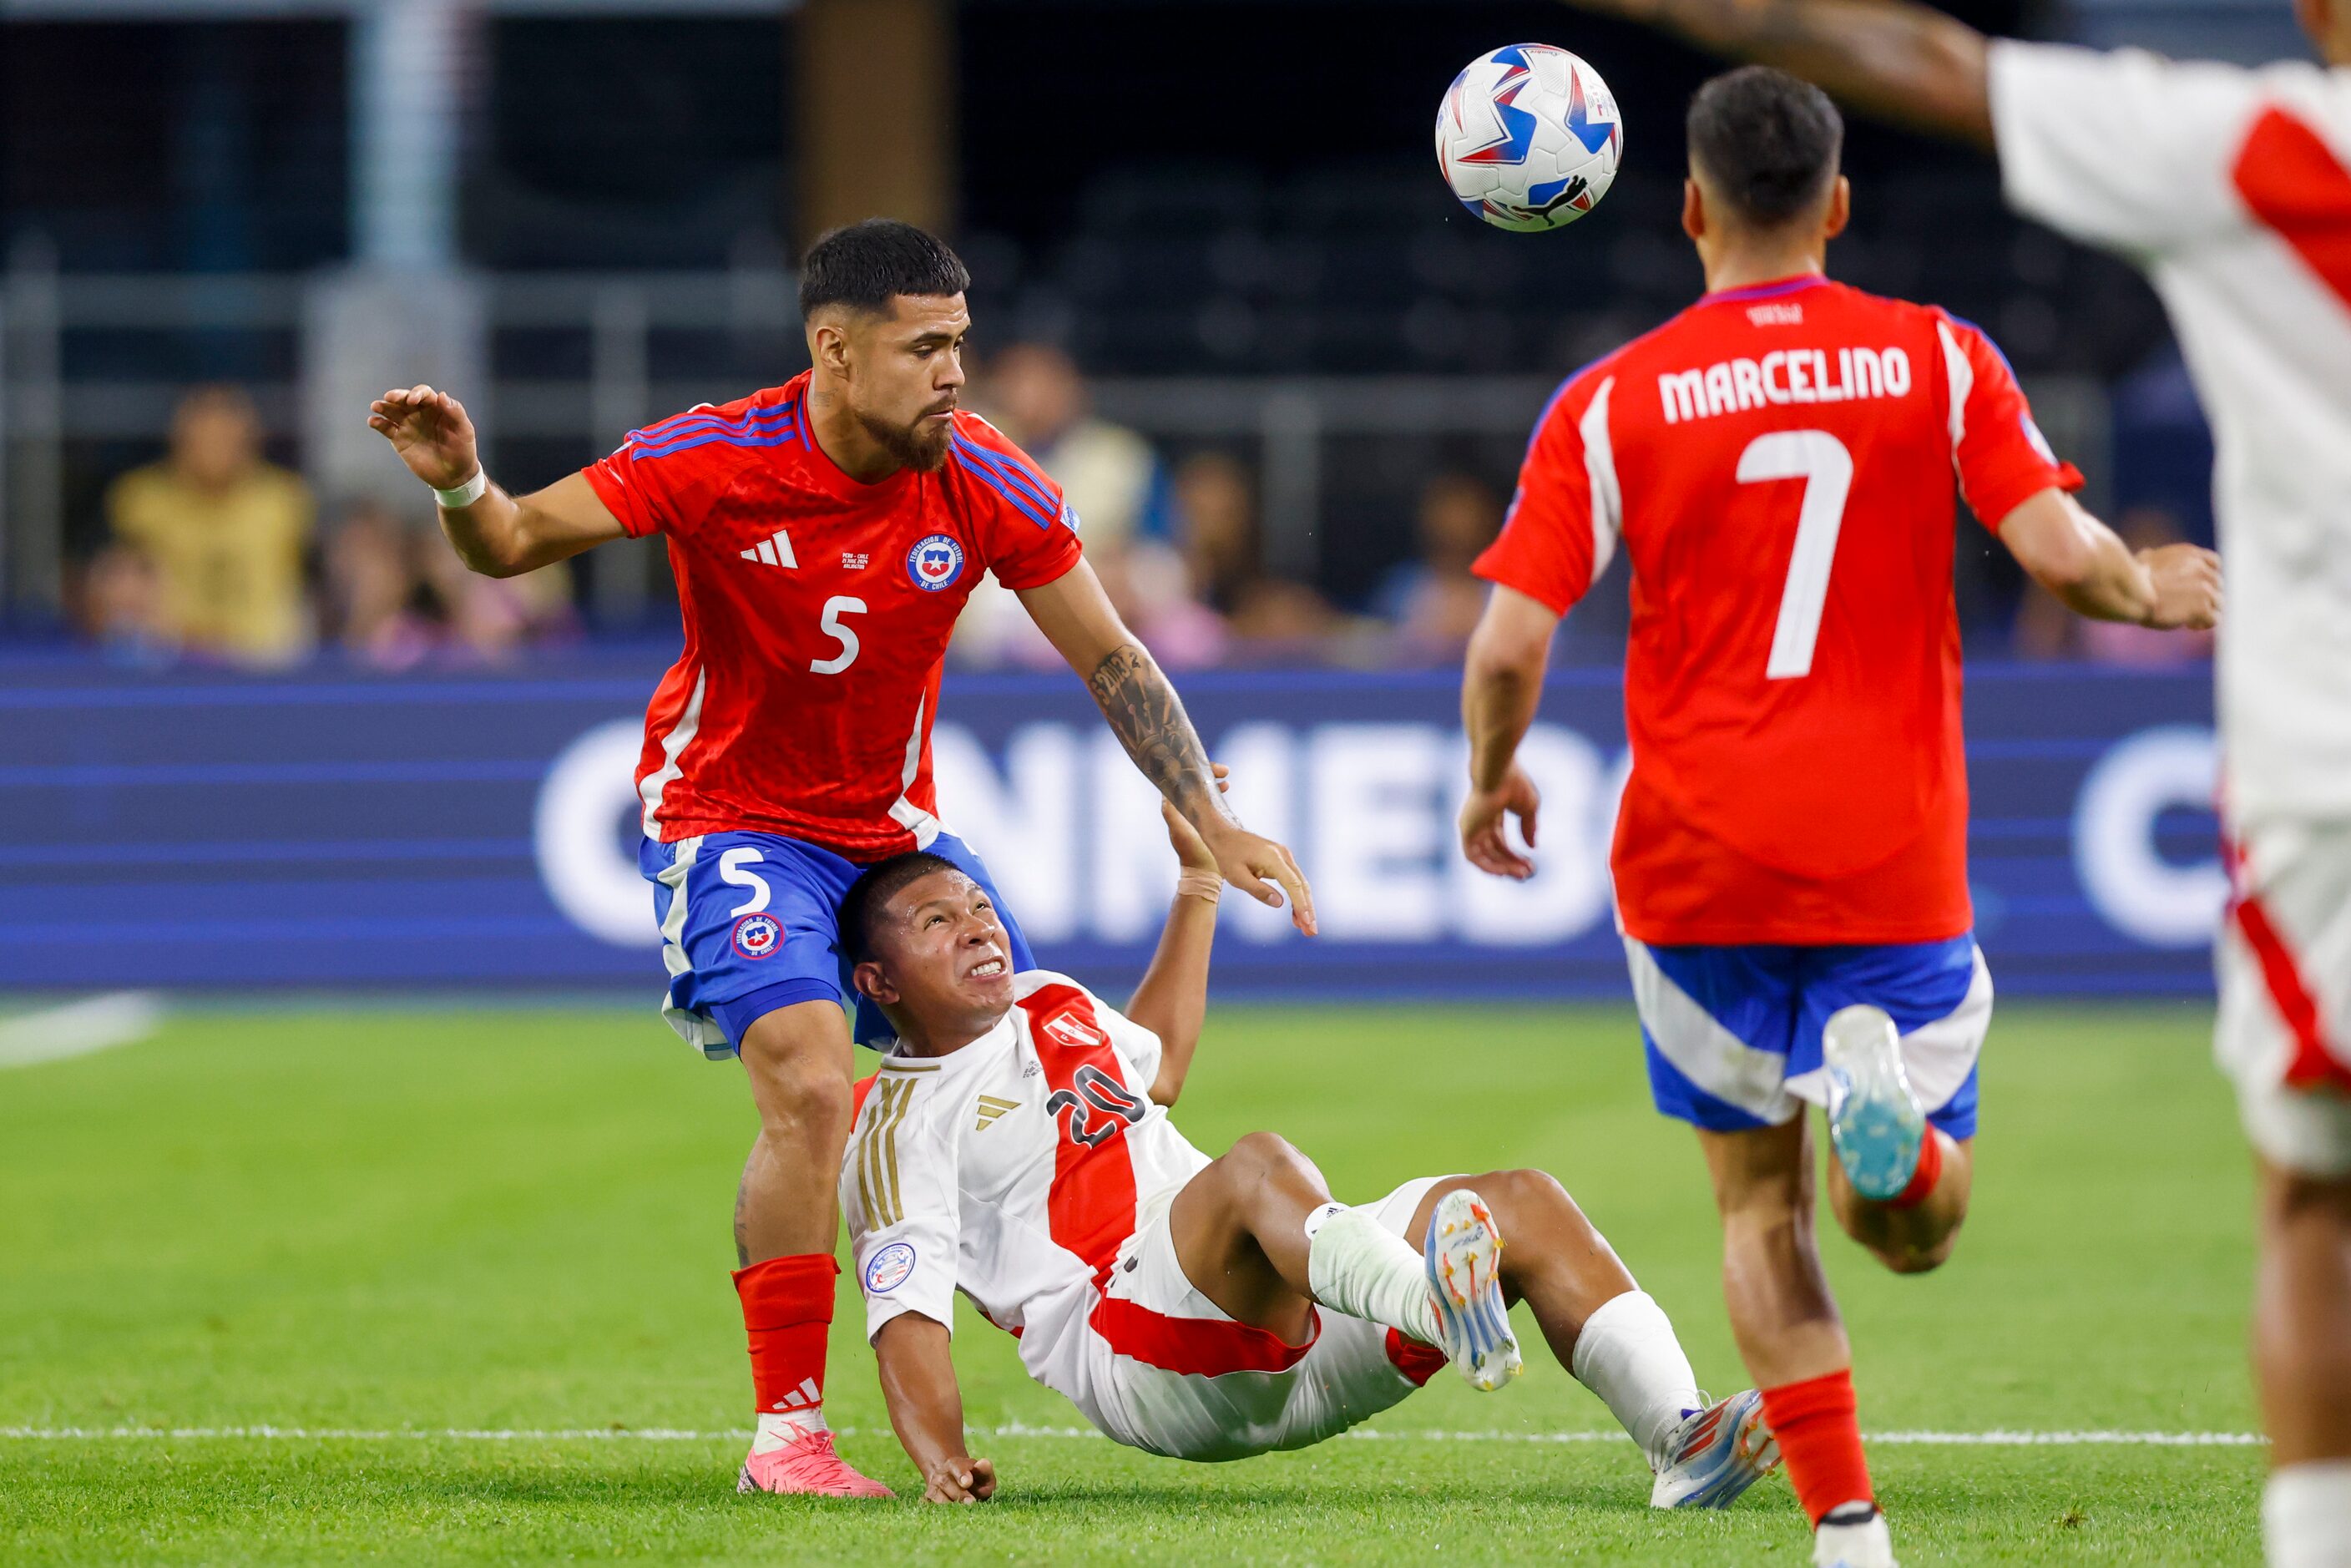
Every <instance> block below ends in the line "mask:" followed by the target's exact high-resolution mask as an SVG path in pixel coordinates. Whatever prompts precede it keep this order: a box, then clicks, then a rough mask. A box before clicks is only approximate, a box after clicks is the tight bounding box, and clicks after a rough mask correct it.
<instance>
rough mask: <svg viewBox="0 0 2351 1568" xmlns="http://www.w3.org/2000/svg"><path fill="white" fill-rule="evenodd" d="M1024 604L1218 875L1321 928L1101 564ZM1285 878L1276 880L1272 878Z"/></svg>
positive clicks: (1309, 894)
mask: <svg viewBox="0 0 2351 1568" xmlns="http://www.w3.org/2000/svg"><path fill="white" fill-rule="evenodd" d="M1020 602H1021V603H1022V604H1023V605H1025V606H1027V607H1028V611H1029V618H1030V619H1031V620H1033V621H1035V622H1037V629H1038V630H1039V631H1040V632H1043V633H1044V634H1045V637H1046V640H1047V641H1048V642H1050V643H1052V644H1053V646H1054V647H1055V648H1056V649H1057V650H1059V651H1060V653H1061V657H1062V658H1064V659H1067V660H1068V661H1069V662H1070V668H1071V669H1073V670H1075V671H1077V673H1078V674H1080V675H1081V676H1083V677H1084V678H1085V683H1086V689H1087V690H1088V691H1091V692H1092V693H1093V695H1094V701H1095V702H1096V703H1097V704H1099V705H1100V706H1101V707H1102V716H1103V717H1104V718H1106V719H1108V720H1109V721H1110V727H1111V730H1112V733H1113V734H1115V735H1116V736H1117V737H1118V738H1119V744H1120V745H1122V746H1123V747H1126V754H1127V755H1128V756H1129V757H1131V758H1134V766H1135V767H1136V768H1139V769H1141V770H1142V773H1143V776H1144V778H1145V779H1150V780H1151V782H1152V785H1153V786H1154V787H1155V789H1158V791H1159V793H1160V794H1161V795H1163V796H1165V798H1166V800H1167V803H1168V804H1169V805H1171V806H1173V807H1175V810H1177V811H1179V812H1181V813H1182V814H1183V817H1184V820H1185V821H1187V822H1189V823H1191V824H1192V826H1193V827H1195V828H1196V829H1198V830H1199V832H1200V837H1201V839H1202V840H1203V841H1206V843H1207V846H1208V852H1209V853H1210V854H1212V855H1214V856H1215V857H1216V861H1217V873H1218V874H1219V875H1221V876H1222V877H1223V878H1224V879H1225V880H1226V881H1227V882H1229V883H1232V884H1233V885H1234V886H1235V887H1238V888H1239V889H1240V890H1241V891H1242V892H1243V893H1246V894H1249V896H1250V897H1251V898H1254V899H1256V900H1257V901H1258V902H1259V904H1270V905H1272V906H1273V907H1275V908H1277V909H1278V908H1280V906H1281V902H1282V895H1283V894H1288V895H1289V898H1290V920H1291V922H1292V923H1293V924H1295V925H1297V927H1298V929H1299V930H1301V931H1302V932H1304V933H1305V934H1306V935H1308V936H1312V935H1313V934H1314V892H1313V890H1312V889H1311V888H1310V887H1308V886H1307V885H1306V873H1303V872H1301V871H1300V870H1299V869H1298V861H1297V858H1296V857H1295V856H1293V855H1292V854H1291V853H1290V851H1289V850H1288V849H1287V848H1285V847H1284V846H1282V845H1280V844H1278V843H1276V842H1274V841H1272V840H1271V839H1269V838H1264V837H1261V836H1259V834H1256V833H1252V832H1250V831H1249V830H1248V829H1246V828H1244V827H1242V826H1241V824H1240V820H1239V819H1238V817H1236V816H1234V815H1233V811H1232V808H1231V807H1229V806H1228V805H1226V804H1225V801H1224V797H1223V795H1222V794H1221V793H1220V792H1219V791H1218V789H1217V781H1216V778H1215V776H1214V775H1213V774H1212V773H1210V772H1209V770H1208V754H1207V751H1206V750H1205V749H1203V748H1202V747H1201V745H1200V735H1199V732H1198V731H1197V730H1196V729H1194V728H1193V727H1192V717H1191V716H1190V715H1189V714H1187V713H1186V712H1185V711H1184V699H1183V698H1181V697H1179V696H1177V695H1175V686H1174V685H1171V684H1169V682H1168V679H1167V672H1166V671H1165V670H1163V669H1161V668H1160V667H1159V664H1158V661H1157V660H1155V659H1154V658H1153V657H1152V656H1151V654H1150V653H1149V651H1148V650H1146V649H1145V648H1144V645H1143V644H1142V643H1139V642H1137V641H1136V640H1135V636H1134V632H1130V631H1128V630H1127V629H1126V622H1123V621H1122V620H1121V619H1119V613H1118V611H1117V610H1116V609H1115V608H1113V606H1112V604H1111V601H1110V595H1108V594H1106V593H1104V592H1103V591H1102V580H1101V579H1099V578H1097V577H1095V576H1094V569H1093V568H1092V567H1091V566H1089V565H1087V564H1086V563H1085V562H1084V561H1083V560H1080V561H1079V562H1078V563H1077V565H1075V566H1073V567H1071V569H1070V570H1068V571H1065V572H1063V573H1062V574H1061V576H1060V577H1058V578H1055V579H1054V580H1052V581H1051V582H1049V583H1046V584H1045V585H1044V586H1042V587H1040V588H1024V589H1022V590H1021V591H1020ZM1277 883H1278V884H1280V885H1279V886H1276V885H1275V884H1277Z"/></svg>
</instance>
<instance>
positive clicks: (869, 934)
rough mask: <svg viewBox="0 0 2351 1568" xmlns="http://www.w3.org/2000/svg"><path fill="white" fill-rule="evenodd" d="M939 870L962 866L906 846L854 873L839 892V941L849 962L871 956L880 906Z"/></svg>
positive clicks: (939, 856) (878, 922) (879, 915)
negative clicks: (840, 892) (900, 852)
mask: <svg viewBox="0 0 2351 1568" xmlns="http://www.w3.org/2000/svg"><path fill="white" fill-rule="evenodd" d="M939 871H951V872H956V873H963V867H961V866H959V865H957V864H956V862H953V861H951V860H949V859H947V858H946V856H945V855H935V854H933V853H931V852H929V851H928V850H908V851H907V852H905V853H904V854H902V855H892V856H891V857H890V858H889V859H888V860H885V861H875V862H873V863H872V865H870V866H867V867H866V868H865V869H864V870H863V871H862V872H860V873H858V875H857V880H856V881H855V882H852V883H850V884H849V891H848V892H847V893H844V894H841V946H843V947H844V948H845V949H846V950H847V951H848V954H849V961H850V962H851V963H852V964H862V963H864V962H866V961H867V960H868V959H870V958H872V956H873V932H874V928H875V927H876V926H878V925H881V923H882V910H883V906H884V905H885V904H888V903H889V902H890V901H891V900H892V899H893V898H895V897H897V896H898V894H901V893H904V891H905V890H906V887H907V885H908V884H909V883H917V882H920V881H922V880H923V878H925V877H926V876H928V875H930V874H931V873H933V872H939ZM964 874H968V873H964Z"/></svg>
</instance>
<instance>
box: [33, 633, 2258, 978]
mask: <svg viewBox="0 0 2351 1568" xmlns="http://www.w3.org/2000/svg"><path fill="white" fill-rule="evenodd" d="M659 665H660V661H659V660H658V659H657V658H653V657H650V656H648V655H645V654H642V653H638V654H624V653H598V654H595V655H591V656H589V657H587V658H585V659H583V660H577V661H573V662H570V663H568V664H566V665H565V666H564V668H563V670H562V672H561V673H560V674H555V673H542V672H525V673H517V674H465V675H458V674H451V675H446V676H431V677H423V678H403V679H389V678H360V677H350V676H340V675H337V676H320V675H316V674H313V675H310V676H307V677H303V678H296V679H282V680H271V679H256V678H247V677H239V676H231V675H171V676H156V675H141V674H130V673H124V672H116V671H111V670H108V669H104V668H101V667H99V666H95V665H89V664H75V663H39V662H26V663H23V664H16V665H12V666H11V667H10V669H9V676H10V678H9V680H8V682H7V683H6V685H5V689H0V715H5V728H0V801H5V805H6V808H7V809H6V810H5V814H0V889H5V914H0V934H5V938H6V939H5V942H0V984H5V985H7V986H9V987H12V988H38V989H44V990H52V989H71V988H90V987H111V986H131V985H142V986H143V985H152V986H166V987H174V988H256V987H261V988H266V987H286V988H360V989H367V990H371V991H387V990H405V989H411V988H434V987H463V988H484V987H496V986H498V985H501V984H505V985H512V986H515V987H517V988H528V989H534V990H542V991H543V990H546V989H549V988H573V987H580V986H592V987H600V988H610V987H641V988H645V990H646V992H647V994H648V996H649V997H650V995H651V993H652V991H653V988H657V987H658V985H659V984H660V981H661V973H662V971H661V966H660V962H659V958H658V956H657V953H656V951H655V938H654V935H653V926H652V922H651V915H650V911H651V901H650V897H649V894H648V892H647V890H646V888H645V885H644V884H643V883H642V882H641V881H640V880H639V878H638V875H637V870H636V862H635V856H634V852H633V849H632V840H631V835H632V833H633V832H634V831H635V828H634V821H635V817H634V810H633V806H634V797H633V795H632V789H631V784H630V771H631V768H632V766H633V763H634V759H635V757H636V753H637V747H638V734H639V730H638V727H639V723H640V715H641V713H642V709H643V701H644V698H645V696H646V695H647V694H648V693H649V692H650V690H651V687H652V684H653V679H654V677H655V676H656V674H658V672H659ZM1455 681H1456V677H1455V675H1454V674H1451V673H1450V672H1429V673H1426V674H1376V675H1374V674H1343V673H1331V672H1311V673H1287V672H1285V673H1252V674H1194V675H1191V676H1189V677H1188V678H1186V679H1185V680H1184V681H1183V682H1182V683H1181V684H1182V685H1183V688H1184V690H1185V693H1186V697H1187V699H1188V700H1189V701H1190V703H1191V706H1192V710H1193V713H1194V715H1195V716H1196V718H1197V720H1198V721H1199V725H1200V728H1201V730H1202V732H1203V733H1204V734H1205V735H1206V736H1207V739H1208V741H1209V745H1210V749H1211V750H1212V751H1213V752H1214V753H1215V755H1216V756H1217V758H1219V759H1220V760H1222V761H1225V762H1227V763H1228V764H1230V765H1231V767H1232V768H1233V769H1234V779H1235V788H1234V800H1235V801H1236V802H1237V804H1238V806H1239V808H1240V810H1242V812H1243V814H1244V815H1245V816H1246V817H1247V818H1248V820H1249V821H1250V822H1251V823H1252V824H1253V825H1255V826H1257V827H1259V829H1261V830H1262V831H1268V832H1271V833H1274V834H1277V835H1280V837H1282V838H1284V839H1286V840H1287V841H1289V842H1290V844H1292V845H1293V846H1294V847H1295V848H1296V849H1297V851H1298V852H1299V854H1300V857H1301V860H1302V861H1303V862H1304V864H1305V866H1306V869H1307V871H1308V873H1310V874H1311V876H1312V877H1313V879H1314V883H1315V887H1316V892H1317V898H1318V903H1319V905H1320V909H1321V913H1322V931H1323V934H1322V936H1321V937H1320V938H1318V939H1315V940H1311V941H1309V940H1304V939H1301V938H1299V937H1297V936H1294V935H1293V934H1292V933H1291V932H1290V927H1289V924H1288V921H1287V920H1286V919H1285V918H1284V917H1283V916H1281V915H1279V914H1276V913H1274V912H1271V911H1268V910H1263V909H1259V908H1257V907H1254V906H1252V905H1251V904H1249V903H1248V902H1247V901H1245V900H1241V899H1238V898H1233V899H1228V901H1227V902H1226V904H1225V906H1224V907H1225V938H1224V942H1223V945H1222V947H1221V949H1220V953H1219V958H1218V971H1217V972H1218V980H1219V984H1220V986H1221V987H1222V988H1223V990H1224V991H1225V992H1226V993H1227V994H1229V995H1240V994H1309V995H1327V996H1357V997H1361V996H1370V995H1401V994H1419V995H1437V996H1456V997H1472V996H1504V995H1509V996H1613V995H1618V994H1621V993H1622V989H1623V972H1622V959H1621V956H1620V954H1619V949H1618V946H1617V941H1616V937H1615V934H1614V925H1613V922H1612V920H1611V918H1610V908H1609V894H1608V878H1607V861H1606V848H1607V837H1608V831H1609V827H1610V824H1611V822H1612V821H1613V819H1614V808H1615V800H1616V794H1617V791H1618V790H1619V789H1621V787H1622V784H1623V779H1624V777H1625V768H1626V767H1627V758H1626V756H1625V743H1624V722H1623V717H1622V714H1621V711H1620V704H1619V695H1618V690H1617V685H1616V675H1615V673H1614V671H1568V672H1564V673H1562V674H1560V675H1558V676H1557V677H1555V678H1554V679H1553V681H1552V684H1551V686H1550V688H1549V690H1548V691H1547V693H1546V695H1545V698H1544V703H1543V708H1542V716H1541V723H1540V724H1539V725H1538V726H1537V727H1536V729H1535V731H1534V733H1533V735H1532V736H1531V737H1530V738H1529V741H1528V745H1527V747H1526V752H1525V757H1526V760H1527V763H1528V766H1529V768H1531V770H1532V772H1533V773H1534V775H1535V777H1536V778H1537V779H1538V781H1539V782H1540V783H1541V787H1542V789H1543V794H1544V802H1545V804H1544V816H1543V823H1542V834H1541V838H1542V843H1541V853H1540V857H1539V858H1540V862H1541V867H1542V869H1541V874H1540V875H1538V876H1537V877H1536V878H1535V879H1534V880H1533V881H1531V882H1530V883H1523V884H1511V883H1500V882H1496V881H1494V880H1491V879H1489V878H1486V877H1483V876H1481V875H1479V874H1477V873H1473V872H1472V871H1470V869H1469V868H1468V866H1467V865H1465V864H1463V863H1462V862H1461V861H1460V860H1459V858H1458V855H1457V854H1456V853H1455V852H1454V849H1453V835H1452V826H1451V824H1452V819H1453V813H1454V809H1455V805H1456V802H1457V796H1458V789H1459V788H1460V784H1461V779H1462V776H1463V763H1462V757H1463V753H1462V742H1461V737H1460V732H1459V727H1458V721H1457V718H1456V714H1455ZM941 712H942V719H941V722H940V724H939V727H938V729H937V733H936V740H935V748H936V763H937V773H938V779H939V793H940V801H941V806H942V809H943V813H944V815H945V817H946V820H947V821H948V822H949V823H950V824H951V825H952V826H953V827H954V828H955V830H956V831H958V832H960V833H961V834H962V835H963V836H964V837H965V838H966V839H967V840H968V841H971V842H972V843H973V844H974V845H976V846H977V847H978V849H979V850H980V851H981V852H982V853H983V854H985V855H986V856H987V860H988V862H989V864H990V865H991V867H992V868H993V869H994V871H995V873H996V875H997V878H998V883H999V884H1000V885H1001V887H1002V890H1003V893H1004V894H1005V896H1006V898H1007V899H1008V901H1009V902H1010V903H1011V904H1012V905H1013V907H1014V908H1015V909H1016V910H1017V912H1018V913H1019V915H1020V917H1021V919H1022V920H1023V921H1024V923H1025V924H1026V925H1027V926H1028V929H1029V934H1030V936H1032V937H1033V938H1034V939H1035V940H1036V942H1037V944H1038V946H1039V947H1040V950H1041V951H1042V953H1043V955H1044V956H1045V957H1046V959H1047V961H1048V962H1050V963H1052V964H1054V965H1056V966H1057V967H1063V968H1068V969H1071V970H1073V971H1075V972H1077V973H1080V974H1081V975H1084V976H1086V977H1089V978H1093V979H1098V980H1099V981H1101V983H1102V984H1104V985H1105V986H1109V987H1112V988H1115V987H1116V986H1117V985H1119V984H1120V983H1122V981H1123V980H1124V979H1125V978H1127V977H1132V976H1133V975H1134V974H1135V973H1137V972H1139V970H1140V967H1141V966H1142V964H1143V962H1144V959H1145V958H1146V957H1147V956H1148V953H1149V945H1150V942H1151V939H1152V937H1153V936H1154V935H1155V931H1156V928H1157V920H1158V917H1159V913H1160V911H1161V909H1162V908H1163V907H1164V901H1165V895H1166V894H1167V892H1168V891H1169V889H1170V888H1171V887H1172V886H1173V884H1174V876H1175V870H1174V862H1173V858H1172V857H1171V856H1170V855H1169V853H1168V852H1167V849H1166V845H1165V838H1164V836H1163V834H1162V832H1161V831H1160V828H1159V824H1158V821H1157V817H1156V810H1155V804H1154V800H1153V797H1152V795H1151V793H1150V791H1149V789H1147V787H1146V786H1144V784H1143V782H1142V781H1141V780H1140V779H1138V778H1137V777H1136V776H1135V774H1134V770H1133V769H1132V768H1130V767H1129V766H1128V765H1127V762H1126V760H1125V758H1124V757H1123V755H1122V754H1121V753H1120V751H1119V750H1118V747H1117V746H1116V743H1115V742H1114V741H1113V739H1112V738H1111V737H1110V736H1109V735H1108V733H1107V732H1106V731H1105V730H1104V729H1103V727H1102V724H1101V722H1100V721H1099V719H1098V718H1097V717H1096V716H1095V715H1094V713H1093V709H1092V705H1091V703H1090V702H1089V700H1088V699H1087V697H1086V695H1085V693H1084V691H1083V689H1082V688H1081V686H1080V685H1079V684H1078V683H1077V682H1076V681H1075V680H1074V679H1072V678H1051V677H1045V676H1025V675H1024V676H1017V677H1014V676H987V677H977V676H975V677H966V678H961V679H951V680H950V681H949V683H948V686H947V690H946V695H945V697H944V699H943V701H942V704H941ZM1968 724H1969V731H1970V778H1971V784H1972V789H1973V792H1974V803H1975V821H1974V826H1973V830H1972V839H1971V847H1972V856H1973V869H1974V879H1975V884H1976V903H1977V912H1978V918H1979V925H1980V933H1981V936H1982V941H1983V945H1984V947H1985V949H1986V951H1987V953H1988V954H1989V955H1990V956H1991V960H1992V964H1993V968H1994V973H1995V976H1996V977H1997V979H1998V981H1999V983H2000V985H2001V988H2002V989H2003V991H2005V992H2006V993H2008V994H2011V995H2016V994H2021V993H2035V992H2037V993H2072V994H2109V995H2110V994H2148V995H2197V994H2201V993H2203V992H2205V991H2207V990H2208V989H2209V988H2210V971H2209V967H2208V958H2207V953H2208V949H2209V945H2210V934H2211V931H2212V928H2213V925H2214V923H2215V921H2216V919H2217V917H2218V915H2219V912H2220V904H2221V899H2222V896H2223V881H2222V877H2221V873H2220V869H2219V865H2218V862H2217V856H2216V854H2215V852H2214V847H2213V829H2212V821H2211V817H2210V810H2209V806H2208V802H2209V800H2210V793H2211V789H2212V771H2213V742H2212V736H2211V730H2210V693H2209V677H2208V676H2207V675H2205V674H2203V673H2202V672H2193V673H2183V674H2137V673H2125V672H2101V671H2093V670H2085V669H2075V668H2023V667H2014V666H2005V667H1991V668H1982V667H1980V668H1978V669H1977V670H1975V671H1973V672H1971V674H1970V685H1969V699H1968ZM731 871H732V874H733V876H735V877H737V878H740V879H742V880H741V885H742V886H743V887H744V889H745V898H746V900H747V901H748V900H749V899H751V898H753V897H755V896H756V894H757V881H756V879H757V878H758V875H759V867H758V865H757V864H755V863H749V862H746V863H745V864H742V865H739V866H736V867H733V868H731Z"/></svg>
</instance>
